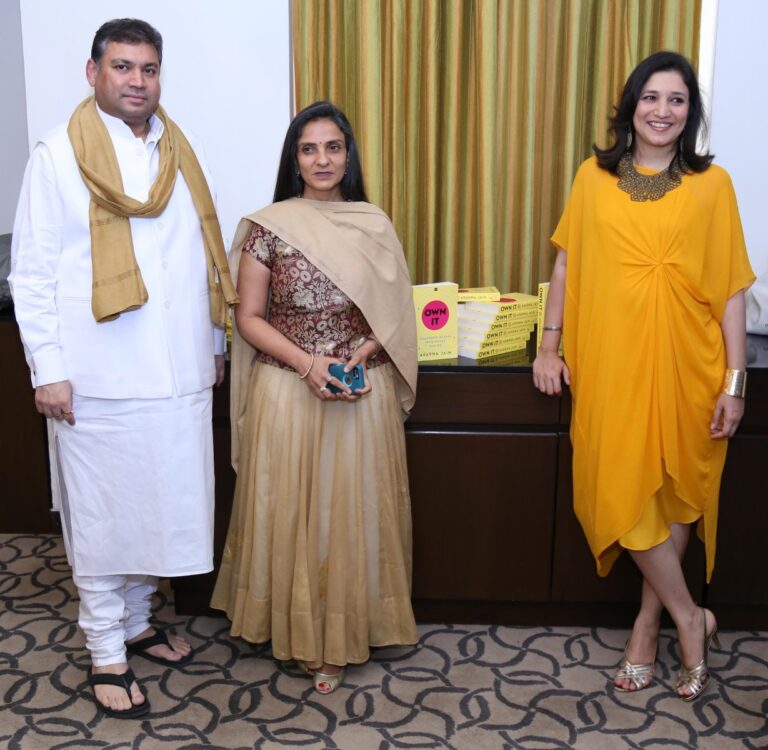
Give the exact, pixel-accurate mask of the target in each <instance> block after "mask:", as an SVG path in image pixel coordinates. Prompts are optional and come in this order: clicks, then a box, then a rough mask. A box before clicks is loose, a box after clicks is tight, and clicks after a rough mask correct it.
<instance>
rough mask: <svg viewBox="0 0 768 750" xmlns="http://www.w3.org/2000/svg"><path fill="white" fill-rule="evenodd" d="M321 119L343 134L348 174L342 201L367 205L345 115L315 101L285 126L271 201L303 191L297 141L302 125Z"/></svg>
mask: <svg viewBox="0 0 768 750" xmlns="http://www.w3.org/2000/svg"><path fill="white" fill-rule="evenodd" d="M320 119H328V120H332V121H333V122H334V123H336V125H338V127H339V130H341V132H342V133H344V142H345V144H346V147H347V173H346V174H345V175H344V177H343V178H342V180H341V185H340V187H341V195H342V198H343V199H344V200H345V201H365V202H366V203H367V202H368V197H367V196H366V194H365V185H364V184H363V170H362V167H361V166H360V155H359V153H358V150H357V144H356V143H355V135H354V133H353V132H352V126H351V125H350V124H349V120H347V118H346V116H345V114H344V113H343V112H342V111H341V110H340V109H339V108H338V107H337V106H336V105H335V104H331V102H327V101H321V102H315V103H314V104H310V105H309V106H308V107H305V108H304V109H302V110H301V112H299V113H298V114H297V115H296V117H294V118H293V120H292V121H291V124H290V125H289V126H288V132H287V133H286V134H285V142H284V143H283V152H282V154H281V155H280V166H279V167H278V169H277V182H276V183H275V195H274V197H273V200H274V202H275V203H277V202H278V201H284V200H286V199H287V198H296V197H297V196H300V195H301V194H302V192H303V191H304V180H302V179H301V175H297V174H296V173H297V172H298V171H299V170H298V162H297V154H298V148H299V138H301V133H302V131H303V130H304V126H305V125H306V124H307V123H308V122H311V121H312V120H320Z"/></svg>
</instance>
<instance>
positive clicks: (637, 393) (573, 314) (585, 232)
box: [533, 52, 754, 700]
mask: <svg viewBox="0 0 768 750" xmlns="http://www.w3.org/2000/svg"><path fill="white" fill-rule="evenodd" d="M703 125H704V118H703V111H702V104H701V98H700V95H699V88H698V84H697V81H696V76H695V73H694V71H693V69H692V67H691V65H690V63H689V62H688V61H687V60H686V59H685V58H684V57H681V56H680V55H678V54H676V53H673V52H658V53H655V54H653V55H651V56H650V57H648V58H646V59H645V60H643V62H641V63H640V64H639V65H638V66H637V68H636V69H635V70H634V71H633V72H632V74H631V75H630V77H629V78H628V80H627V82H626V84H625V86H624V91H623V93H622V96H621V100H620V102H619V104H618V106H617V108H616V114H615V116H614V118H613V119H612V121H611V132H612V134H613V137H614V144H613V146H611V147H609V148H607V149H604V150H603V149H600V148H597V147H595V149H594V150H595V156H593V157H592V158H590V159H588V160H587V161H586V162H584V163H583V164H582V165H581V167H580V168H579V171H578V173H577V175H576V178H575V180H574V183H573V188H572V192H571V195H570V198H569V200H568V203H567V205H566V208H565V211H564V213H563V216H562V218H561V220H560V223H559V224H558V227H557V229H556V231H555V233H554V235H553V237H552V242H553V243H554V244H555V246H556V247H557V248H558V253H557V257H556V260H555V267H554V271H553V274H552V281H551V285H550V291H549V298H548V301H547V309H546V314H545V325H544V329H545V330H544V335H543V338H542V343H541V347H540V348H539V352H538V356H537V358H536V360H535V362H534V365H533V379H534V384H535V386H536V387H537V388H538V389H539V390H541V391H542V392H543V393H547V394H550V395H555V394H559V393H560V392H561V382H562V381H564V382H565V383H566V384H568V385H570V388H571V393H572V395H573V400H574V408H573V417H572V420H571V442H572V444H573V491H574V509H575V512H576V515H577V517H578V519H579V522H580V523H581V525H582V528H583V529H584V532H585V535H586V537H587V541H588V542H589V545H590V548H591V550H592V553H593V554H594V556H595V559H596V562H597V570H598V573H599V574H600V575H603V576H604V575H607V574H608V572H609V571H610V568H611V566H612V564H613V562H614V561H615V559H616V557H617V556H618V555H619V554H620V552H621V551H622V550H623V549H626V550H628V551H629V553H630V555H631V556H632V558H633V560H634V561H635V563H636V564H637V566H638V568H639V569H640V571H641V573H642V575H643V587H642V595H641V604H640V611H639V613H638V615H637V618H636V620H635V623H634V627H633V630H632V635H631V637H630V639H629V641H628V643H627V647H626V651H625V653H624V658H623V659H622V661H621V663H620V665H619V668H618V671H617V673H616V676H615V678H614V684H615V686H616V689H618V690H621V691H633V690H639V689H642V688H645V687H647V686H648V685H650V684H651V682H652V680H653V675H654V667H655V659H656V654H657V651H658V635H659V623H660V618H661V613H662V609H663V608H666V609H667V611H668V612H669V614H670V616H671V617H672V620H673V621H674V623H675V626H676V627H677V632H678V638H679V646H680V659H681V668H680V672H679V675H678V681H677V694H678V695H679V696H680V697H681V698H683V699H684V700H693V699H694V698H696V697H698V696H699V695H701V693H702V691H703V690H704V688H705V687H706V685H707V683H708V680H709V672H708V668H707V652H708V648H709V645H710V642H711V641H712V640H714V639H715V638H716V634H717V623H716V620H715V616H714V614H713V613H712V612H710V611H709V610H705V609H703V608H701V607H698V606H697V605H696V603H695V602H694V600H693V598H692V597H691V594H690V592H689V590H688V588H687V585H686V582H685V579H684V576H683V572H682V568H681V560H682V557H683V555H684V553H685V549H686V546H687V543H688V537H689V529H690V525H691V524H692V523H694V522H697V523H698V533H699V536H700V537H701V538H702V539H703V541H704V543H705V547H706V560H707V571H706V572H707V580H709V579H710V577H711V575H712V570H713V567H714V560H715V536H716V529H717V504H718V494H719V489H720V476H721V474H722V470H723V464H724V462H725V452H726V448H727V438H728V437H730V436H731V435H733V433H734V432H735V431H736V428H737V427H738V425H739V421H740V420H741V417H742V414H743V412H744V400H743V397H744V388H745V381H746V372H745V370H746V354H745V349H746V336H745V312H744V289H745V288H746V287H748V286H749V285H750V284H751V283H752V281H753V280H754V275H753V273H752V269H751V267H750V265H749V260H748V257H747V254H746V248H745V246H744V238H743V234H742V230H741V223H740V220H739V213H738V208H737V206H736V199H735V195H734V191H733V187H732V185H731V181H730V178H729V177H728V174H727V173H726V172H725V170H723V169H722V168H720V167H717V166H714V165H712V163H711V162H712V156H711V155H709V154H704V155H702V154H697V153H696V139H697V137H698V134H699V131H700V129H701V128H702V127H703ZM561 331H562V335H563V352H564V359H565V361H563V360H562V359H561V358H560V357H559V356H558V353H557V352H558V346H559V343H560V335H561Z"/></svg>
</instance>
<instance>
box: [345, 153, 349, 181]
mask: <svg viewBox="0 0 768 750" xmlns="http://www.w3.org/2000/svg"><path fill="white" fill-rule="evenodd" d="M347 172H349V157H347V163H346V165H345V166H344V176H345V177H346V176H347Z"/></svg>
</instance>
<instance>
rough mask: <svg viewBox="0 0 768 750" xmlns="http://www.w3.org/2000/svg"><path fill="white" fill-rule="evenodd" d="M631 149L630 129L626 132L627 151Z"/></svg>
mask: <svg viewBox="0 0 768 750" xmlns="http://www.w3.org/2000/svg"><path fill="white" fill-rule="evenodd" d="M631 148H632V128H629V129H628V130H627V151H629V150H631Z"/></svg>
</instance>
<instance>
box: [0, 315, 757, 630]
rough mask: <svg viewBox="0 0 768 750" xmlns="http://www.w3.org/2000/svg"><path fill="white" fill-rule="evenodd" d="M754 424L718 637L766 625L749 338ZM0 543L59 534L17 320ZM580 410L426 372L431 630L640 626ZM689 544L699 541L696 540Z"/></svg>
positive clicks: (228, 485) (425, 556) (421, 481)
mask: <svg viewBox="0 0 768 750" xmlns="http://www.w3.org/2000/svg"><path fill="white" fill-rule="evenodd" d="M748 350H749V356H750V365H749V371H750V374H749V386H748V392H747V403H746V414H745V417H744V420H743V421H742V425H741V427H740V429H739V432H738V434H737V435H736V437H735V438H733V439H732V440H731V443H730V446H729V451H728V458H727V461H726V467H725V472H724V474H723V481H722V491H721V501H720V519H719V529H718V550H717V561H716V566H715V573H714V577H713V579H712V582H711V584H710V585H708V586H707V585H706V584H705V581H704V555H703V547H702V545H701V543H700V542H698V540H696V539H693V540H692V543H691V545H690V549H689V553H688V555H687V557H686V561H685V569H686V576H687V578H688V582H689V585H690V586H691V589H692V591H693V593H694V596H695V597H697V598H698V599H699V600H700V601H703V602H706V603H707V604H709V605H710V606H712V607H713V608H715V609H716V610H717V614H718V620H719V622H720V625H721V626H722V627H738V628H749V629H757V628H762V629H765V628H768V556H766V555H765V546H766V542H765V535H766V531H767V530H768V487H766V479H765V477H766V473H765V468H764V467H765V465H766V462H768V337H755V336H751V337H749V346H748ZM0 351H2V386H3V392H4V393H5V395H6V397H7V401H6V405H5V408H4V411H3V417H2V422H1V423H0V424H1V425H2V440H1V442H0V446H1V447H0V482H2V492H3V497H4V498H13V500H14V502H10V503H9V502H5V503H0V532H5V533H8V532H16V533H18V532H29V533H39V532H47V531H54V530H56V525H55V520H53V519H55V518H56V515H55V514H51V513H50V490H49V476H48V461H47V444H46V431H45V420H43V419H42V417H40V415H38V414H37V412H36V411H35V409H34V403H33V391H32V388H31V386H30V384H29V375H28V371H27V367H26V363H25V361H24V356H23V351H22V348H21V344H20V342H19V338H18V330H17V328H16V325H15V323H14V322H13V319H12V318H0ZM570 413H571V403H570V396H569V395H568V394H567V393H566V394H565V395H564V396H563V398H554V399H553V398H547V397H545V396H542V395H541V394H540V393H538V392H537V391H535V390H534V388H533V386H532V384H531V374H530V366H528V365H515V366H511V367H500V366H482V365H478V364H477V363H475V362H473V361H471V360H459V361H458V362H452V363H436V364H431V365H423V366H422V367H421V368H420V373H419V392H418V399H417V403H416V407H415V408H414V410H413V412H412V414H411V417H410V419H409V420H408V422H406V445H407V451H408V467H409V476H410V486H411V503H412V508H413V540H414V545H413V598H414V609H415V611H416V614H417V618H418V619H419V620H420V621H423V622H425V621H433V622H434V621H438V622H492V623H499V624H514V623H519V624H542V625H546V624H556V623H560V624H579V625H628V624H629V623H630V622H631V620H632V617H633V616H634V613H635V611H636V606H637V601H638V596H639V587H640V576H639V574H638V573H637V570H636V569H635V567H634V565H633V564H632V562H631V560H630V559H629V557H628V556H627V555H622V556H621V557H620V558H619V560H618V562H617V563H616V565H615V566H614V568H613V570H612V571H611V573H610V575H609V576H608V577H606V578H599V577H598V576H597V573H596V572H595V564H594V560H593V558H592V556H591V554H590V552H589V549H588V547H587V543H586V541H585V539H584V535H583V533H582V531H581V528H580V527H579V524H578V522H577V520H576V517H575V515H574V513H573V507H572V488H571V466H570V462H571V447H570V439H569V437H568V426H569V422H570ZM213 435H214V450H215V463H216V465H215V468H216V529H215V540H214V544H215V558H216V559H215V562H216V565H217V566H218V563H219V561H220V559H221V554H222V551H223V547H224V541H225V537H226V532H227V526H228V524H229V515H230V510H231V505H232V497H233V495H234V485H235V475H234V472H233V471H232V468H231V466H230V424H229V387H228V383H225V384H224V385H223V386H222V387H221V388H218V389H216V390H215V392H214V413H213ZM692 536H693V535H692ZM214 582H215V573H211V574H208V575H205V576H190V577H187V578H178V579H174V581H173V587H174V590H175V600H176V606H177V610H178V611H179V612H180V613H182V614H200V613H206V612H209V611H210V610H209V609H208V601H209V599H210V595H211V591H212V588H213V584H214Z"/></svg>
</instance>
